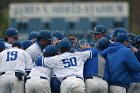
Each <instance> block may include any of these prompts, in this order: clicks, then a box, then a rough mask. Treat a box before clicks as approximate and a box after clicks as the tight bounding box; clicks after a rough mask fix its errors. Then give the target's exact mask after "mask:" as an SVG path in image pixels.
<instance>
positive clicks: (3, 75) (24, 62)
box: [0, 42, 33, 93]
mask: <svg viewBox="0 0 140 93" xmlns="http://www.w3.org/2000/svg"><path fill="white" fill-rule="evenodd" d="M21 48H22V44H21V43H20V42H15V43H13V44H12V48H10V49H7V50H4V51H2V52H1V53H0V93H24V76H25V75H26V73H25V71H29V70H31V68H32V66H33V64H32V59H31V57H30V55H29V54H28V53H27V52H26V51H24V50H22V49H21Z"/></svg>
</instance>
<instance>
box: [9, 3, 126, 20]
mask: <svg viewBox="0 0 140 93" xmlns="http://www.w3.org/2000/svg"><path fill="white" fill-rule="evenodd" d="M9 12H10V18H48V17H49V18H51V17H128V16H129V4H128V3H127V2H88V3H87V2H85V3H84V2H81V3H74V2H73V3H15V4H10V9H9Z"/></svg>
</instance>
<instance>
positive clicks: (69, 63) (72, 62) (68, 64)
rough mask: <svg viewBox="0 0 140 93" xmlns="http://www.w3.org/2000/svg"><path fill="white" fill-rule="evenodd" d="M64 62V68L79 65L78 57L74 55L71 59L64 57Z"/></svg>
mask: <svg viewBox="0 0 140 93" xmlns="http://www.w3.org/2000/svg"><path fill="white" fill-rule="evenodd" d="M62 62H63V64H66V65H65V66H64V68H68V67H72V66H77V62H76V58H75V57H72V58H70V59H62Z"/></svg>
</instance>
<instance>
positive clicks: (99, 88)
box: [85, 76, 108, 93]
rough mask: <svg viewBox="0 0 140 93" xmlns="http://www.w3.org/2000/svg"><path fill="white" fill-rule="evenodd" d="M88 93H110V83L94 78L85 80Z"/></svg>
mask: <svg viewBox="0 0 140 93" xmlns="http://www.w3.org/2000/svg"><path fill="white" fill-rule="evenodd" d="M85 86H86V93H108V83H107V82H106V81H105V80H103V79H102V78H100V77H97V76H93V78H91V79H86V80H85Z"/></svg>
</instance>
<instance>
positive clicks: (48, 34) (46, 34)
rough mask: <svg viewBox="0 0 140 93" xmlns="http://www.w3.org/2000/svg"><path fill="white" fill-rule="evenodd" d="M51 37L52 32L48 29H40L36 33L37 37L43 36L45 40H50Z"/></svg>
mask: <svg viewBox="0 0 140 93" xmlns="http://www.w3.org/2000/svg"><path fill="white" fill-rule="evenodd" d="M52 37H53V36H52V33H51V32H50V31H48V30H41V31H40V32H39V35H38V38H43V39H47V40H52Z"/></svg>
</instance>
